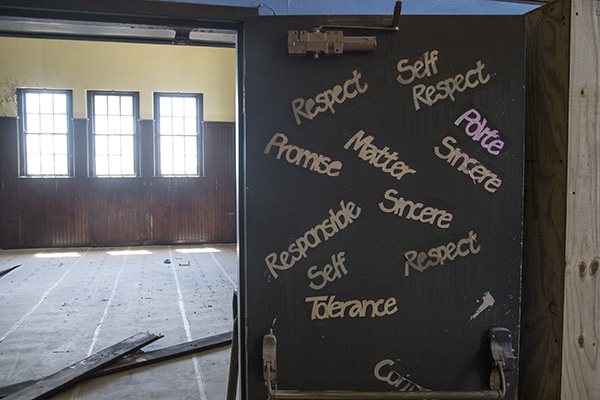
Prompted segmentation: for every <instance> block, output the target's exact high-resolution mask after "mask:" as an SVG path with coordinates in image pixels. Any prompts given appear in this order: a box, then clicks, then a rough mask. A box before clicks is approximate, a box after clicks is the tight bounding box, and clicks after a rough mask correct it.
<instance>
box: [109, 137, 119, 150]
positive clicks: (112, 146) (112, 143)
mask: <svg viewBox="0 0 600 400" xmlns="http://www.w3.org/2000/svg"><path fill="white" fill-rule="evenodd" d="M108 154H121V137H120V136H109V137H108Z"/></svg>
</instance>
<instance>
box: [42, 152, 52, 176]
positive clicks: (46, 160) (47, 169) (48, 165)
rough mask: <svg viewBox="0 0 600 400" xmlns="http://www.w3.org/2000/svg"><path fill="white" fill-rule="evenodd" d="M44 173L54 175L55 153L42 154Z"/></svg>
mask: <svg viewBox="0 0 600 400" xmlns="http://www.w3.org/2000/svg"><path fill="white" fill-rule="evenodd" d="M41 160H42V168H41V169H42V174H44V175H54V155H53V154H42V156H41Z"/></svg>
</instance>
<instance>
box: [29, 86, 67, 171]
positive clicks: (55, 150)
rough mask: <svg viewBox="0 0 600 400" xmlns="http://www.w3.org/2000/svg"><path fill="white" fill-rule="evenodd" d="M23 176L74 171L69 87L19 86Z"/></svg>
mask: <svg viewBox="0 0 600 400" xmlns="http://www.w3.org/2000/svg"><path fill="white" fill-rule="evenodd" d="M17 98H18V104H19V108H18V113H19V149H20V150H19V151H20V160H19V163H20V165H19V169H20V175H21V176H32V177H67V176H72V174H73V161H72V159H73V157H72V148H73V133H72V126H73V125H72V123H71V122H72V121H71V120H72V116H73V110H72V94H71V91H70V90H46V89H18V90H17Z"/></svg>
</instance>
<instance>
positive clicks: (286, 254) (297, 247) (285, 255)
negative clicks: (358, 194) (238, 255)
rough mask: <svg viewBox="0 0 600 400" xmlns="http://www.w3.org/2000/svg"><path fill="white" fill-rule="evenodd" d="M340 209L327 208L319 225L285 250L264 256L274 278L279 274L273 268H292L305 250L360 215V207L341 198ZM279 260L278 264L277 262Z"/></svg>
mask: <svg viewBox="0 0 600 400" xmlns="http://www.w3.org/2000/svg"><path fill="white" fill-rule="evenodd" d="M340 207H341V208H340V209H339V210H338V211H337V212H334V211H333V210H332V209H330V210H329V218H326V219H324V220H323V222H321V223H320V224H319V225H317V226H315V227H314V228H312V229H311V230H309V231H307V232H306V233H305V234H304V236H302V237H300V238H298V239H296V241H295V242H293V243H292V244H290V245H289V247H288V249H287V251H282V252H281V253H279V254H277V253H271V254H269V255H268V256H266V257H265V262H266V263H267V267H268V268H269V271H271V274H272V275H273V277H274V278H275V279H277V277H278V276H279V275H278V274H277V272H276V271H275V270H280V271H285V270H287V269H290V268H292V267H293V266H294V265H295V264H296V262H298V261H299V260H301V259H302V258H306V251H307V250H308V249H309V248H311V249H314V248H315V247H317V246H318V245H319V244H321V242H324V241H326V240H328V239H330V238H331V237H333V236H334V235H335V234H336V233H338V232H339V231H341V230H342V229H344V228H346V227H347V226H348V225H350V224H351V223H352V222H354V220H355V219H356V218H358V216H359V215H360V211H361V209H360V207H358V206H357V205H356V204H354V203H353V202H351V201H349V202H348V203H347V204H346V203H344V201H343V200H342V201H341V202H340ZM278 261H279V264H277V262H278Z"/></svg>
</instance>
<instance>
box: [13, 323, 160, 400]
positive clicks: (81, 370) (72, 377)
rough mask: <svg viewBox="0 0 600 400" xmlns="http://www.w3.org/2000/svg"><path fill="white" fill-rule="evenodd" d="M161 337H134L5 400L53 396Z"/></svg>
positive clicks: (26, 399)
mask: <svg viewBox="0 0 600 400" xmlns="http://www.w3.org/2000/svg"><path fill="white" fill-rule="evenodd" d="M161 337H162V336H157V335H154V334H151V333H138V334H136V335H133V336H131V337H129V338H127V339H125V340H123V341H122V342H119V343H117V344H115V345H113V346H111V347H108V348H106V349H104V350H102V351H99V352H98V353H96V354H93V355H91V356H90V357H87V358H85V359H83V360H81V361H79V362H77V363H75V364H73V365H70V366H68V367H67V368H64V369H62V370H60V371H58V372H56V373H54V374H52V375H50V376H48V377H47V378H45V379H42V380H41V381H38V382H35V383H34V384H32V385H30V386H27V387H26V388H24V389H22V390H20V391H18V392H16V393H14V394H12V395H9V396H7V397H5V400H36V399H42V398H45V397H47V396H50V395H51V394H53V393H56V392H58V391H60V390H62V389H64V388H66V387H68V386H71V385H72V384H74V383H76V382H78V381H80V380H82V379H84V378H85V376H86V375H89V374H91V373H92V372H94V371H97V370H98V369H100V368H102V367H104V366H105V365H107V364H109V363H110V362H112V361H114V360H115V359H117V358H120V357H123V356H124V355H126V354H130V353H132V352H134V351H137V350H139V349H141V348H142V347H144V346H146V345H147V344H149V343H152V342H154V341H155V340H157V339H160V338H161Z"/></svg>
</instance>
